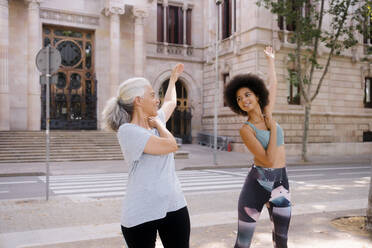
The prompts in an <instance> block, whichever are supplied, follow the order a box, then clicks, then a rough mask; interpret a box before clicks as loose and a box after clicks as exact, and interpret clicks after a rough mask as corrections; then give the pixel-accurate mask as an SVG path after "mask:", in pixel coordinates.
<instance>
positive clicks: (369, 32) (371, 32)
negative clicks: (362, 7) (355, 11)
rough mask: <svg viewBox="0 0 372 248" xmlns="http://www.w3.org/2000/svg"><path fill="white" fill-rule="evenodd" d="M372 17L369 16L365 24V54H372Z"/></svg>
mask: <svg viewBox="0 0 372 248" xmlns="http://www.w3.org/2000/svg"><path fill="white" fill-rule="evenodd" d="M371 25H372V15H369V16H367V18H366V22H365V23H364V32H363V43H364V45H366V48H365V49H366V50H365V53H367V54H370V53H372V47H371V45H372V27H371Z"/></svg>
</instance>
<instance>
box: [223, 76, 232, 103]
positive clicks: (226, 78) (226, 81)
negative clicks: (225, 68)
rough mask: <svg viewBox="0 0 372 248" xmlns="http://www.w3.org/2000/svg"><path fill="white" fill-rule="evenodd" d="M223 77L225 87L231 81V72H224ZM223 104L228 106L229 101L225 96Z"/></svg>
mask: <svg viewBox="0 0 372 248" xmlns="http://www.w3.org/2000/svg"><path fill="white" fill-rule="evenodd" d="M222 79H223V88H224V89H225V86H226V84H228V83H229V81H230V73H224V74H222ZM223 106H224V107H227V103H226V101H225V98H224V99H223Z"/></svg>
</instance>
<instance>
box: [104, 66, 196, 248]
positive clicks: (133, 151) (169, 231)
mask: <svg viewBox="0 0 372 248" xmlns="http://www.w3.org/2000/svg"><path fill="white" fill-rule="evenodd" d="M182 71H183V65H182V64H178V65H177V66H175V68H174V69H173V71H172V74H171V77H170V80H169V85H168V90H167V92H166V94H165V97H164V103H163V105H162V107H161V108H160V110H158V105H159V99H158V98H157V97H156V94H155V92H154V90H153V89H152V87H151V84H150V83H149V81H148V80H146V79H145V78H131V79H128V80H126V81H125V82H124V83H122V84H121V85H120V86H119V90H118V94H117V96H116V97H114V98H113V99H111V100H110V101H109V102H108V104H107V106H106V108H105V110H104V112H103V116H104V120H105V123H106V126H107V127H108V128H110V129H112V130H114V131H117V136H118V139H119V143H120V146H121V148H122V152H123V155H124V158H125V160H126V161H127V163H128V165H129V178H128V185H127V190H126V196H125V199H124V202H123V210H122V219H121V225H122V227H121V228H122V233H123V236H124V238H125V241H126V243H127V245H128V247H129V248H138V247H141V248H150V247H151V248H153V247H155V241H156V234H157V232H159V236H160V239H161V241H162V243H163V246H164V247H165V248H167V247H168V248H173V247H177V248H187V247H189V237H190V219H189V213H188V210H187V206H186V201H185V198H184V195H183V193H182V191H181V187H180V183H179V180H178V178H177V175H176V173H175V166H174V157H173V152H175V151H176V150H177V143H176V140H175V139H174V137H173V135H172V134H171V133H170V132H169V131H168V130H167V128H166V126H165V123H166V121H167V120H168V119H169V118H170V116H171V115H172V113H173V111H174V109H175V107H176V105H177V102H176V101H177V96H176V90H175V84H176V82H177V79H178V77H179V75H180V74H181V73H182Z"/></svg>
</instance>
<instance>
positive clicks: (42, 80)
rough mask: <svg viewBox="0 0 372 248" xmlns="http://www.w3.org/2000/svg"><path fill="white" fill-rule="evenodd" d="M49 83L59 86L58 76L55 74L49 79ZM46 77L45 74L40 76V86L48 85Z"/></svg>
mask: <svg viewBox="0 0 372 248" xmlns="http://www.w3.org/2000/svg"><path fill="white" fill-rule="evenodd" d="M49 80H50V81H49V83H51V84H57V82H58V74H54V75H53V76H52V77H51V78H50V79H49ZM46 81H47V80H46V75H45V74H43V75H40V84H41V85H45V84H46Z"/></svg>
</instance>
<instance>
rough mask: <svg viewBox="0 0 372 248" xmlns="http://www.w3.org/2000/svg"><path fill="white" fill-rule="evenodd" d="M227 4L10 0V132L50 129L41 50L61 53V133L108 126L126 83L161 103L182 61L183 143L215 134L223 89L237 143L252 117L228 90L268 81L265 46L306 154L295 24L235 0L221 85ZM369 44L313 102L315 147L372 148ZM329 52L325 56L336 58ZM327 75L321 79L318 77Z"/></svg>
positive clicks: (1, 95)
mask: <svg viewBox="0 0 372 248" xmlns="http://www.w3.org/2000/svg"><path fill="white" fill-rule="evenodd" d="M216 17H217V8H216V4H215V1H213V0H202V1H200V0H162V1H161V0H65V1H59V0H0V130H30V131H32V130H42V129H44V128H45V102H46V97H45V85H41V84H40V73H39V72H38V70H37V68H36V66H35V57H36V55H37V53H38V51H39V50H40V49H41V48H43V47H45V46H48V45H50V46H52V47H55V48H57V49H58V50H59V51H60V52H61V55H62V66H61V67H60V69H59V70H58V72H57V73H56V74H55V76H54V78H53V79H52V81H54V84H53V85H52V86H51V97H50V102H51V105H50V106H51V122H50V124H51V128H52V129H59V130H60V129H62V130H64V129H66V130H71V129H73V130H92V129H98V130H99V129H101V128H102V125H101V114H100V113H101V112H102V109H103V108H104V105H105V103H106V101H107V100H108V99H110V97H113V96H115V94H116V90H117V87H118V85H119V84H120V83H121V82H123V81H124V80H126V79H128V78H130V77H133V76H143V77H146V78H148V79H149V81H150V82H151V83H152V85H153V88H154V90H155V92H157V93H159V97H160V98H161V97H162V96H163V95H164V92H165V90H166V87H167V80H169V77H170V72H171V69H172V67H173V66H174V65H175V64H176V63H178V62H181V63H183V64H184V65H185V71H184V73H183V74H182V76H181V78H180V79H179V83H178V84H177V95H178V107H177V110H176V112H175V114H174V115H173V117H172V118H171V120H170V121H169V122H168V123H167V126H168V128H169V129H171V131H172V132H173V134H174V135H175V136H178V137H180V138H182V139H183V141H184V142H186V143H187V142H192V141H194V142H195V141H196V137H197V134H198V132H201V131H203V132H209V133H213V113H214V112H213V111H214V97H215V96H216V95H218V96H219V97H220V101H219V103H218V113H219V118H218V129H219V130H218V132H219V135H222V136H228V137H230V138H232V139H233V140H234V144H233V149H234V150H236V151H244V150H245V148H244V145H243V144H242V143H241V139H240V138H239V135H238V133H239V132H238V130H239V128H240V127H241V125H242V122H243V120H244V119H243V118H241V117H238V116H236V115H235V114H234V113H232V112H231V111H230V110H229V109H228V108H227V107H226V106H225V105H224V102H223V100H222V99H223V97H222V92H223V85H224V84H225V83H226V82H227V81H228V80H229V78H231V77H233V76H234V75H236V74H239V73H246V72H252V73H256V74H258V75H260V76H262V77H263V78H264V79H265V78H266V75H267V73H266V65H265V62H266V61H265V58H264V55H263V52H262V51H263V48H264V47H265V46H266V45H273V46H274V48H275V50H276V53H277V59H276V69H277V74H278V81H279V87H278V97H277V102H276V109H275V112H274V117H275V119H276V120H277V121H278V122H279V123H280V124H281V126H282V127H283V128H284V130H285V141H286V143H287V146H288V151H289V153H290V154H299V151H300V143H301V137H302V129H303V114H304V110H303V106H302V105H301V98H300V97H299V95H298V88H296V87H295V86H293V85H291V84H290V83H289V79H290V77H291V71H290V63H289V62H288V56H287V54H288V52H289V51H290V50H291V49H293V44H290V42H289V41H288V35H290V31H291V30H290V27H288V25H285V23H278V18H277V17H276V16H274V15H272V14H271V13H270V12H269V11H268V10H266V9H264V8H262V7H258V6H257V5H256V4H255V1H253V0H252V1H251V0H249V1H243V0H226V1H225V3H224V4H223V6H222V8H221V18H220V20H219V22H220V30H219V31H220V32H219V33H220V37H219V38H220V40H221V42H220V49H219V52H218V53H219V81H218V85H219V90H218V91H216V80H215V78H216V72H215V40H216V22H217V20H216V19H217V18H216ZM363 43H368V44H370V43H371V40H370V38H368V37H367V38H365V37H362V36H361V37H360V45H359V46H357V47H356V48H354V49H352V50H351V51H345V52H344V53H343V54H341V56H339V57H337V58H335V59H334V60H333V61H332V63H331V66H330V70H329V73H328V74H327V76H326V79H325V82H324V84H323V86H322V88H321V92H320V94H319V95H318V97H317V98H316V100H315V102H314V103H313V107H312V117H311V122H310V135H309V141H310V146H309V153H310V154H328V153H331V152H333V153H342V154H345V153H352V154H355V153H371V151H372V146H371V143H370V142H369V143H368V142H363V135H364V136H366V134H368V132H369V131H372V108H371V105H372V104H371V102H372V97H371V87H372V86H371V85H372V66H371V65H370V64H369V63H367V62H363V61H362V60H361V58H362V57H364V55H365V50H364V45H363ZM326 54H327V50H326V49H325V48H322V49H320V52H319V56H320V57H321V58H324V59H325V58H326ZM317 76H318V77H319V75H317Z"/></svg>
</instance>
